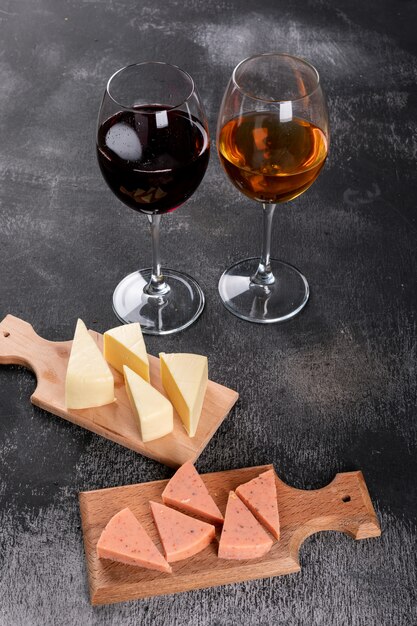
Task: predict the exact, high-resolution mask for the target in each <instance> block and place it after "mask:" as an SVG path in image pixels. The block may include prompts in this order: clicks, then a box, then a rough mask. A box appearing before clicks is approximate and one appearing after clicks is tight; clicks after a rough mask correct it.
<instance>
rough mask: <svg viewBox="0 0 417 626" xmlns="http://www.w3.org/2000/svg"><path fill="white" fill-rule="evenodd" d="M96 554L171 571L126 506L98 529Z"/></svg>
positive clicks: (105, 557)
mask: <svg viewBox="0 0 417 626" xmlns="http://www.w3.org/2000/svg"><path fill="white" fill-rule="evenodd" d="M97 556H98V557H99V559H111V560H112V561H118V562H119V563H126V564H128V565H137V566H139V567H146V568H147V569H155V570H157V571H158V572H166V573H167V574H170V573H171V572H172V570H171V567H170V565H168V563H167V562H166V560H165V559H164V557H163V556H162V554H161V553H160V552H159V550H158V549H157V547H156V546H155V544H154V543H153V541H152V540H151V538H150V537H149V535H148V534H147V532H146V531H145V529H144V528H143V526H142V524H141V523H140V522H139V520H137V519H136V517H135V516H134V515H133V513H132V511H131V510H130V509H128V508H126V509H122V510H121V511H119V512H118V513H116V515H114V516H113V517H112V518H111V520H110V521H109V523H108V524H107V526H106V527H105V529H104V530H103V532H102V533H101V536H100V539H99V540H98V543H97Z"/></svg>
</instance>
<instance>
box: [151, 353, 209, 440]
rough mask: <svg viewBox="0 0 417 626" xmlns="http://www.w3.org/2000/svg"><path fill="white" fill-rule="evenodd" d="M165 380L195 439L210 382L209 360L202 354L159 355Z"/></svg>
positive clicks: (165, 386)
mask: <svg viewBox="0 0 417 626" xmlns="http://www.w3.org/2000/svg"><path fill="white" fill-rule="evenodd" d="M159 359H160V366H161V378H162V384H163V387H164V389H165V391H166V393H167V396H168V398H169V399H170V400H171V402H172V404H173V405H174V407H175V408H176V410H177V412H178V414H179V416H180V418H181V420H182V423H183V424H184V427H185V430H186V431H187V433H188V434H189V435H190V437H194V435H195V433H196V430H197V426H198V422H199V420H200V415H201V410H202V408H203V401H204V396H205V394H206V389H207V382H208V365H207V357H205V356H201V355H199V354H165V353H164V352H161V353H160V355H159Z"/></svg>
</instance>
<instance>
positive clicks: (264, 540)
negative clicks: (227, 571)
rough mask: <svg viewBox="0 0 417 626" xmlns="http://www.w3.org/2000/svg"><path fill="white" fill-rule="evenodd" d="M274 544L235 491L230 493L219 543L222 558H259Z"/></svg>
mask: <svg viewBox="0 0 417 626" xmlns="http://www.w3.org/2000/svg"><path fill="white" fill-rule="evenodd" d="M271 546H272V539H271V538H270V537H269V536H268V535H267V533H266V532H265V531H264V529H263V528H262V526H261V525H260V524H259V522H258V521H257V520H256V519H255V517H254V516H253V515H252V513H251V512H250V511H249V509H247V508H246V506H245V505H244V504H243V502H242V500H240V499H239V498H238V497H237V495H236V494H235V493H234V491H231V492H230V493H229V499H228V501H227V507H226V514H225V516H224V524H223V530H222V534H221V537H220V544H219V558H220V559H236V560H246V559H257V558H259V557H261V556H264V554H266V553H267V552H269V550H270V549H271Z"/></svg>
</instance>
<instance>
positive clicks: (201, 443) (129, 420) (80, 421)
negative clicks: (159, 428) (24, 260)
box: [0, 315, 238, 467]
mask: <svg viewBox="0 0 417 626" xmlns="http://www.w3.org/2000/svg"><path fill="white" fill-rule="evenodd" d="M90 332H91V334H92V336H93V337H94V339H95V340H96V342H97V344H98V346H99V347H100V349H102V343H103V338H102V335H100V333H96V332H93V331H90ZM71 345H72V342H71V341H63V342H52V341H46V340H45V339H42V338H41V337H39V335H37V334H36V333H35V331H34V330H33V328H32V326H31V325H30V324H28V323H27V322H24V321H23V320H21V319H19V318H17V317H14V316H13V315H7V316H6V317H5V318H4V320H3V321H2V322H1V323H0V363H3V364H11V363H15V364H19V365H24V366H25V367H28V368H30V369H31V370H33V371H34V373H35V375H36V378H37V387H36V389H35V391H34V393H33V394H32V396H31V402H32V403H33V404H35V405H36V406H39V407H41V408H42V409H45V410H46V411H49V412H50V413H54V414H55V415H58V416H59V417H63V418H64V419H66V420H68V421H70V422H72V423H74V424H77V425H78V426H81V427H82V428H86V429H87V430H91V431H92V432H94V433H97V434H98V435H101V436H102V437H106V438H107V439H111V440H112V441H115V442H117V443H119V444H120V445H122V446H125V447H126V448H130V449H131V450H135V451H136V452H139V453H140V454H143V455H144V456H147V457H149V458H151V459H155V460H156V461H160V462H161V463H164V464H165V465H169V466H171V467H178V466H179V465H182V463H185V461H192V462H194V461H195V460H196V459H197V458H198V456H199V455H200V454H201V452H202V450H203V449H204V448H205V446H206V445H207V443H208V442H209V441H210V439H211V438H212V437H213V435H214V433H215V432H216V430H217V429H218V427H219V426H220V424H221V423H222V421H223V420H224V418H225V417H226V416H227V414H228V412H229V411H230V409H231V408H232V406H233V405H234V404H235V402H236V401H237V399H238V394H237V392H235V391H233V390H232V389H229V388H227V387H224V386H222V385H218V384H217V383H215V382H213V381H211V380H210V381H209V382H208V385H207V392H206V395H205V398H204V404H203V409H202V413H201V418H200V422H199V425H198V428H197V432H196V434H195V436H194V437H192V438H191V437H189V436H188V435H187V433H186V431H185V429H184V428H183V425H182V422H181V420H180V418H179V416H178V414H177V412H176V411H175V409H174V430H173V432H172V433H170V434H169V435H166V436H165V437H161V438H160V439H157V440H155V441H150V442H148V443H144V442H143V441H142V439H141V437H140V434H139V430H138V427H137V425H136V422H135V418H134V416H133V413H132V410H131V407H130V404H129V399H128V397H127V394H126V390H125V385H124V381H123V376H122V375H121V374H119V372H117V371H116V370H114V369H113V368H111V370H112V373H113V376H114V387H115V396H116V402H113V403H112V404H106V405H105V406H101V407H95V408H93V409H83V410H75V409H67V407H66V406H65V375H66V370H67V364H68V358H69V354H70V351H71ZM149 363H150V375H151V382H152V385H153V386H154V387H156V389H158V390H159V391H160V392H161V393H162V394H164V395H166V394H165V393H164V390H163V387H162V384H161V377H160V371H159V359H158V358H156V357H154V356H151V355H149Z"/></svg>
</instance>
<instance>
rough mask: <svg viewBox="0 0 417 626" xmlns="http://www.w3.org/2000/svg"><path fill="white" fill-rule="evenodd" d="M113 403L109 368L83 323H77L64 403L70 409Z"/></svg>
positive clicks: (112, 387)
mask: <svg viewBox="0 0 417 626" xmlns="http://www.w3.org/2000/svg"><path fill="white" fill-rule="evenodd" d="M113 401H114V379H113V375H112V373H111V371H110V368H109V366H108V365H107V363H106V361H105V360H104V357H103V355H102V353H101V351H100V348H99V347H98V345H97V344H96V342H95V341H94V339H93V337H92V336H91V335H90V333H89V332H88V330H87V328H86V326H85V324H84V322H83V321H82V320H78V321H77V326H76V328H75V334H74V339H73V342H72V348H71V354H70V357H69V361H68V368H67V375H66V379H65V404H66V406H67V408H68V409H88V408H90V407H95V406H102V405H103V404H109V403H110V402H113Z"/></svg>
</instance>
